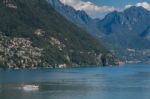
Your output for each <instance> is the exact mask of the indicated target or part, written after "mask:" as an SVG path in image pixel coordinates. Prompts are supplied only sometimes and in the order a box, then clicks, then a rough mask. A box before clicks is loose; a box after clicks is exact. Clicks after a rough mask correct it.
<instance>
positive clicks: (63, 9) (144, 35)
mask: <svg viewBox="0 0 150 99" xmlns="http://www.w3.org/2000/svg"><path fill="white" fill-rule="evenodd" d="M49 2H50V4H51V5H52V6H53V7H54V8H55V9H56V10H57V11H58V12H59V13H61V14H62V15H63V16H64V17H66V18H67V19H68V20H69V21H71V22H73V23H75V24H76V25H78V26H79V27H81V28H83V29H84V30H86V31H87V32H89V33H90V34H92V35H94V36H95V37H97V38H99V39H100V40H101V41H103V43H104V44H105V46H106V47H107V48H109V49H110V50H111V51H112V52H114V53H115V54H117V55H118V56H119V57H120V58H122V59H123V60H125V61H128V60H133V61H136V62H149V56H150V52H149V48H150V12H149V11H148V10H146V9H144V8H143V7H135V6H133V7H130V8H128V9H126V10H124V11H122V12H118V11H114V12H111V13H109V14H108V15H106V16H105V18H104V19H92V18H91V17H90V16H88V15H87V14H86V13H85V12H84V11H76V10H75V9H73V8H72V7H69V6H68V5H64V4H62V3H61V2H60V1H59V0H49ZM129 49H132V50H134V51H133V52H131V51H130V50H129ZM145 53H146V55H145Z"/></svg>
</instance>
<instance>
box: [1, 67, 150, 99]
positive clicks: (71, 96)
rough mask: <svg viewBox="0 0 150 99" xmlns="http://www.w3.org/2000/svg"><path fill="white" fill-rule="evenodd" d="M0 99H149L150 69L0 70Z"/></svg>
mask: <svg viewBox="0 0 150 99" xmlns="http://www.w3.org/2000/svg"><path fill="white" fill-rule="evenodd" d="M24 85H36V86H39V89H38V90H33V91H25V90H23V88H22V87H23V86H24ZM0 99H150V66H149V65H126V66H123V67H104V68H100V67H95V68H72V69H41V70H16V71H11V70H9V71H0Z"/></svg>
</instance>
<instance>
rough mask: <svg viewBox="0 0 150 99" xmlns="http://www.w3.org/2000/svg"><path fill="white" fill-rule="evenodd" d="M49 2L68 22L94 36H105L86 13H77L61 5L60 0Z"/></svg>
mask: <svg viewBox="0 0 150 99" xmlns="http://www.w3.org/2000/svg"><path fill="white" fill-rule="evenodd" d="M48 2H49V3H50V5H52V6H53V8H54V9H55V10H57V11H58V12H59V13H60V14H61V15H63V16H64V17H65V18H66V19H67V20H69V21H70V22H72V23H74V24H76V25H77V26H79V27H81V28H82V29H84V30H86V31H87V32H88V33H90V34H92V35H94V36H100V35H99V34H101V35H103V34H102V33H101V31H99V29H98V28H97V26H96V21H95V20H93V19H92V18H91V17H90V16H89V15H88V14H87V13H86V12H84V11H79V10H78V11H77V10H75V9H74V8H72V7H70V6H68V5H65V4H63V3H61V2H60V0H48Z"/></svg>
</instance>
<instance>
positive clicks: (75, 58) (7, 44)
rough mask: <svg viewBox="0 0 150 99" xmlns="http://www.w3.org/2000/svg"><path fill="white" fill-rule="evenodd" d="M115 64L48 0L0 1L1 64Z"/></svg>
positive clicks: (106, 51)
mask: <svg viewBox="0 0 150 99" xmlns="http://www.w3.org/2000/svg"><path fill="white" fill-rule="evenodd" d="M103 60H104V62H105V63H106V62H107V63H108V65H115V64H116V60H117V58H115V57H114V56H113V55H112V54H111V53H110V52H109V51H108V50H106V49H105V48H104V47H103V45H102V44H101V43H100V42H99V41H98V40H97V39H95V38H94V37H92V36H91V35H89V34H88V33H87V32H85V31H84V30H82V29H81V28H79V27H77V26H76V25H74V24H73V23H71V22H69V21H68V20H66V19H65V18H64V17H63V16H62V15H60V14H59V13H58V12H57V11H55V10H54V9H53V8H52V6H50V5H49V4H48V2H47V0H1V1H0V67H3V68H36V67H51V68H63V67H71V66H89V65H90V66H91V65H92V66H93V65H102V64H104V62H103Z"/></svg>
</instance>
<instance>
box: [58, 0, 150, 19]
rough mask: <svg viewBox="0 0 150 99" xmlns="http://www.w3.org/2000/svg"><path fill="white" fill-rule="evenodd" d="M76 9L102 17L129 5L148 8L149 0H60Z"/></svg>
mask: <svg viewBox="0 0 150 99" xmlns="http://www.w3.org/2000/svg"><path fill="white" fill-rule="evenodd" d="M60 1H61V2H62V3H64V4H66V5H69V6H72V7H73V8H74V9H76V10H84V11H85V12H86V13H87V14H88V15H90V16H91V17H93V18H103V17H104V16H105V15H106V14H108V13H109V12H112V11H115V10H117V11H123V10H124V9H126V8H129V7H131V6H142V7H144V8H145V9H147V10H150V0H60Z"/></svg>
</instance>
